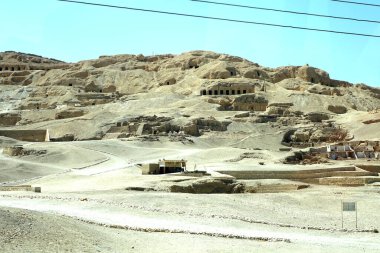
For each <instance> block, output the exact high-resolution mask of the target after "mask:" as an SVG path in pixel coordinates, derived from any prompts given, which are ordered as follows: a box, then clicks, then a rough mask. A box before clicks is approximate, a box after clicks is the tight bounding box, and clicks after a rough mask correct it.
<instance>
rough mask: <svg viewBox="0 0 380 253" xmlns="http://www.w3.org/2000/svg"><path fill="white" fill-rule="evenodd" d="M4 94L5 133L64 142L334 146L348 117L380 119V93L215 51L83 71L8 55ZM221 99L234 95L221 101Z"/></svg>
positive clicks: (110, 61)
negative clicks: (165, 137)
mask: <svg viewBox="0 0 380 253" xmlns="http://www.w3.org/2000/svg"><path fill="white" fill-rule="evenodd" d="M0 87H1V93H0V110H1V115H0V126H1V127H2V128H7V127H8V128H12V129H13V128H14V129H46V128H48V129H49V131H50V135H51V137H52V139H53V140H57V141H58V140H84V139H102V138H120V137H130V136H136V135H137V136H140V135H146V134H153V135H160V134H161V135H162V134H172V133H184V134H185V135H186V134H187V135H191V136H201V135H205V136H207V135H212V134H213V132H224V133H225V134H226V135H228V134H231V133H237V132H239V133H245V135H247V136H248V135H252V134H253V133H255V132H256V131H258V129H261V128H263V129H266V130H265V131H267V133H268V134H270V133H273V134H274V133H277V132H278V131H275V130H274V129H275V128H276V127H278V130H279V131H283V132H282V133H281V134H280V135H281V137H278V138H277V139H278V140H277V139H276V140H277V142H278V143H279V145H280V142H281V140H282V139H283V138H285V137H284V136H283V135H282V134H283V133H285V132H286V131H292V129H294V128H300V127H306V130H302V131H298V132H294V131H293V132H292V133H293V134H294V133H296V134H298V135H297V136H302V137H300V138H299V140H298V139H297V138H296V137H291V136H290V135H289V134H288V135H289V136H286V138H285V139H286V141H290V140H294V141H297V142H298V141H299V142H309V141H310V140H309V139H310V138H311V139H312V140H311V141H312V142H315V141H316V142H318V141H320V140H322V139H323V140H326V138H327V137H326V136H324V137H323V138H322V139H321V138H319V137H318V136H323V135H324V134H323V133H321V132H318V131H319V130H320V129H322V128H323V126H324V125H326V124H327V123H326V121H329V120H330V121H331V120H332V122H330V123H328V124H330V125H329V127H330V128H331V127H332V128H334V129H339V127H340V125H339V124H337V123H336V121H341V124H344V120H343V117H344V116H342V115H346V118H347V115H358V117H359V116H360V117H362V118H363V117H364V118H363V119H366V117H367V116H366V115H372V116H368V119H371V117H373V115H375V116H376V117H377V114H369V113H368V112H370V111H374V110H376V109H379V108H380V103H379V102H380V100H379V99H380V90H379V89H376V88H372V87H369V86H366V85H364V84H351V83H348V82H345V81H339V80H333V79H331V78H330V76H329V74H328V73H327V72H326V71H323V70H321V69H318V68H314V67H311V66H308V65H305V66H286V67H279V68H274V69H273V68H267V67H263V66H260V65H259V64H257V63H253V62H250V61H248V60H246V59H243V58H239V57H234V56H230V55H225V54H218V53H214V52H206V51H193V52H188V53H184V54H181V55H157V56H143V55H116V56H101V57H100V58H99V59H96V60H88V61H81V62H78V63H64V62H61V61H58V60H54V59H47V58H43V57H40V56H35V55H30V54H22V53H16V52H4V53H0ZM221 87H222V88H221ZM239 87H248V88H239ZM222 89H226V90H225V93H223V94H222V93H220V94H219V93H218V94H217V95H215V94H216V93H217V92H220V90H222ZM227 89H229V90H228V91H227ZM230 92H231V93H230ZM235 92H236V93H235ZM243 93H244V94H243ZM246 93H247V94H246ZM201 95H202V96H201ZM263 108H264V110H263ZM239 110H240V111H239ZM355 117H356V116H355ZM260 124H261V125H260ZM263 124H269V125H271V126H272V128H271V129H268V127H267V125H265V126H264V125H263ZM319 125H320V126H319ZM334 129H330V130H329V131H327V130H326V133H325V135H328V134H330V133H331V132H334V131H335V130H334ZM316 131H317V133H316ZM321 131H322V130H321ZM305 132H307V133H308V134H307V135H308V136H309V137H310V138H309V139H308V138H307V137H305V134H304V133H305ZM334 133H335V132H334ZM345 135H346V136H350V133H349V129H348V133H346V134H345ZM327 139H328V138H327ZM239 145H244V144H242V143H240V144H239ZM247 145H248V144H247Z"/></svg>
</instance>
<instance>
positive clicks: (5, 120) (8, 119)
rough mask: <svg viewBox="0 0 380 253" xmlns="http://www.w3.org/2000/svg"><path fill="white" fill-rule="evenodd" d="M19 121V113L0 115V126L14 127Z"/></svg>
mask: <svg viewBox="0 0 380 253" xmlns="http://www.w3.org/2000/svg"><path fill="white" fill-rule="evenodd" d="M20 120H21V114H20V113H1V114H0V126H14V125H16V124H17V122H19V121H20Z"/></svg>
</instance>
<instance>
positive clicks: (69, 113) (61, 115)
mask: <svg viewBox="0 0 380 253" xmlns="http://www.w3.org/2000/svg"><path fill="white" fill-rule="evenodd" d="M85 113H86V112H85V111H84V110H82V109H74V108H72V109H68V110H64V111H60V112H57V113H56V114H55V119H68V118H75V117H81V116H83V115H84V114H85Z"/></svg>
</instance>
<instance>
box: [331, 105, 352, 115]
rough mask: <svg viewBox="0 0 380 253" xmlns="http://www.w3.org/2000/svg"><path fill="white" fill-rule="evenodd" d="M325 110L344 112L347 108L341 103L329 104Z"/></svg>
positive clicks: (337, 112)
mask: <svg viewBox="0 0 380 253" xmlns="http://www.w3.org/2000/svg"><path fill="white" fill-rule="evenodd" d="M327 110H329V111H330V112H333V113H336V114H345V113H346V112H347V108H346V107H345V106H343V105H329V106H328V107H327Z"/></svg>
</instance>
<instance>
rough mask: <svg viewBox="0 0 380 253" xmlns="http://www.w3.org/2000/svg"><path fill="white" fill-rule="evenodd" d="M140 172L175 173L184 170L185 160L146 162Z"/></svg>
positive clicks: (147, 173)
mask: <svg viewBox="0 0 380 253" xmlns="http://www.w3.org/2000/svg"><path fill="white" fill-rule="evenodd" d="M141 170H142V174H143V175H149V174H167V173H177V172H183V171H185V170H186V161H185V160H183V159H182V160H166V159H162V160H159V161H158V163H148V164H144V165H142V168H141Z"/></svg>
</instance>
